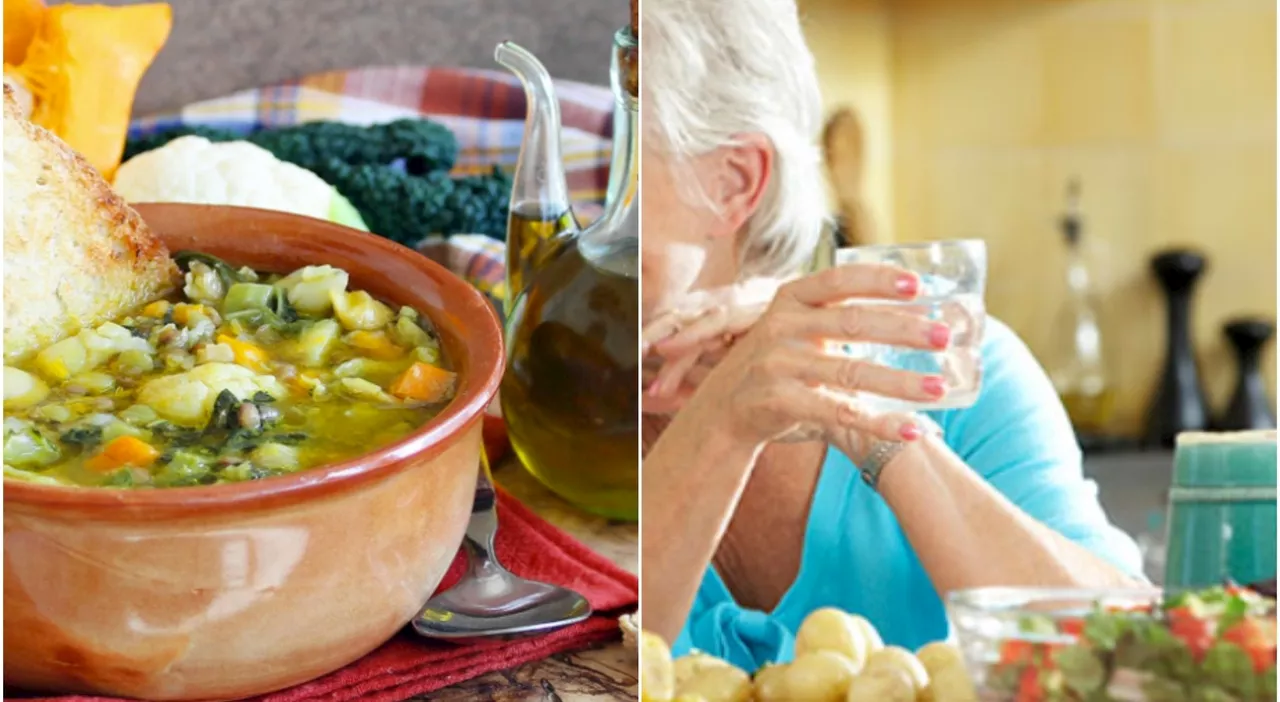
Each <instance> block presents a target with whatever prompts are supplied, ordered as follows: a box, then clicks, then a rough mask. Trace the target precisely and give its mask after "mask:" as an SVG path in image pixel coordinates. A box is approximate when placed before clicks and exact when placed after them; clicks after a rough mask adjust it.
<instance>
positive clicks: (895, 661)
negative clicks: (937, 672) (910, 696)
mask: <svg viewBox="0 0 1280 702" xmlns="http://www.w3.org/2000/svg"><path fill="white" fill-rule="evenodd" d="M885 669H888V670H900V671H902V672H903V673H905V674H906V676H907V678H908V679H909V680H911V684H912V686H913V688H914V689H915V694H919V693H920V691H921V690H924V689H925V688H926V687H928V686H929V671H927V670H925V668H924V664H923V663H921V662H920V660H919V659H918V658H916V657H915V654H913V653H912V652H910V651H908V650H907V649H905V648H902V647H901V646H885V647H884V648H882V649H880V650H879V651H875V652H873V653H872V654H871V655H870V656H867V665H866V667H864V668H863V669H862V672H863V674H864V675H865V674H868V673H871V672H874V671H877V670H885Z"/></svg>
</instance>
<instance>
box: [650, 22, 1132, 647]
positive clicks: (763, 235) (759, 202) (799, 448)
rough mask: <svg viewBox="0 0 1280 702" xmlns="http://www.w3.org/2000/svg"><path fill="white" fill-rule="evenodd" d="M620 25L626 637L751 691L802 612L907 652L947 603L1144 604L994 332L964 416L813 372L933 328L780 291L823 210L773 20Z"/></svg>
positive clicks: (1026, 374)
mask: <svg viewBox="0 0 1280 702" xmlns="http://www.w3.org/2000/svg"><path fill="white" fill-rule="evenodd" d="M644 13H645V14H644V31H645V33H646V39H645V46H644V51H645V58H644V63H643V70H644V76H643V85H644V89H645V94H644V100H643V101H642V104H643V107H642V109H643V110H644V111H645V112H644V115H643V127H644V129H645V133H644V139H643V150H644V151H643V157H644V161H643V163H644V169H643V179H644V180H643V188H644V190H643V192H644V198H643V200H642V202H643V207H644V218H643V226H644V245H643V256H642V262H641V265H642V272H641V275H642V279H643V297H644V300H643V314H644V318H645V324H646V329H645V347H646V362H647V363H648V364H650V366H651V367H654V368H659V369H660V370H658V371H657V372H656V373H655V374H654V375H653V376H650V377H649V378H647V380H646V382H649V383H650V385H649V387H648V390H647V392H646V398H645V412H646V417H645V443H646V447H645V451H646V455H645V459H644V469H643V471H642V473H643V481H644V484H643V493H642V494H643V515H644V519H643V526H642V528H643V541H642V548H643V553H642V557H643V563H644V569H643V597H644V600H643V601H644V622H643V623H644V626H645V628H647V629H649V630H652V631H655V632H657V633H659V634H661V635H663V636H664V637H666V638H667V640H668V641H671V642H672V643H673V646H674V648H675V649H676V651H677V652H685V651H688V650H689V649H691V648H696V649H700V650H703V651H707V652H709V653H712V654H714V655H717V656H720V657H723V658H726V659H728V660H730V661H731V662H734V663H736V664H737V665H739V666H742V667H745V668H747V669H753V668H755V667H756V666H758V665H760V664H763V663H765V662H767V661H771V660H787V659H789V657H790V656H791V653H792V652H791V649H792V643H793V638H792V636H793V634H794V632H795V631H796V629H797V627H798V626H799V624H800V622H801V620H803V618H804V617H805V616H806V615H807V614H808V613H810V612H812V611H813V610H814V609H817V608H819V607H824V606H835V607H840V608H842V609H845V610H847V611H851V612H855V613H858V614H861V615H863V616H865V617H866V618H867V619H869V620H870V621H871V623H872V624H874V625H875V626H876V628H877V629H878V630H879V631H880V632H881V634H882V635H883V636H884V638H885V640H886V642H888V643H893V644H898V645H901V646H906V647H909V648H915V647H917V646H919V645H921V644H924V643H926V642H928V641H931V640H937V639H941V638H944V637H946V636H947V633H948V632H947V621H946V617H945V614H944V611H943V604H942V598H941V596H943V595H945V594H946V593H948V592H950V591H953V590H957V589H961V588H970V587H978V586H987V585H1009V586H1099V587H1105V586H1127V585H1131V584H1135V583H1139V582H1142V575H1141V568H1140V557H1139V553H1138V551H1137V548H1136V546H1135V545H1134V543H1133V542H1132V541H1131V540H1130V539H1129V538H1128V537H1126V536H1125V535H1124V534H1123V533H1122V532H1120V531H1119V530H1117V529H1115V528H1114V527H1112V526H1111V525H1110V524H1109V523H1108V520H1107V518H1106V516H1105V515H1104V513H1103V511H1102V509H1101V507H1100V506H1099V504H1098V501H1097V497H1096V489H1095V486H1094V485H1093V484H1092V483H1091V482H1089V481H1088V480H1086V479H1085V478H1084V477H1083V476H1082V473H1081V455H1080V450H1079V448H1078V446H1077V444H1076V442H1075V439H1074V435H1073V433H1072V430H1071V426H1070V424H1069V422H1068V419H1067V416H1066V413H1065V412H1064V411H1063V408H1062V405H1061V404H1060V402H1059V400H1058V398H1057V396H1056V394H1055V393H1054V390H1053V388H1052V386H1051V385H1050V383H1049V381H1048V379H1047V378H1046V376H1045V374H1044V372H1043V371H1042V370H1041V368H1040V367H1039V366H1038V365H1037V363H1036V361H1035V359H1034V358H1032V356H1031V354H1030V353H1029V351H1028V350H1027V348H1026V347H1025V346H1024V345H1023V344H1022V343H1021V342H1020V341H1019V340H1018V338H1017V337H1016V336H1015V335H1014V334H1013V332H1011V331H1010V330H1009V329H1008V328H1007V327H1005V326H1003V325H1001V324H1000V323H998V322H996V321H995V320H991V321H990V322H989V323H988V325H987V332H986V336H985V339H984V343H983V349H982V357H983V387H982V390H981V393H980V395H979V398H978V400H977V401H976V403H975V404H974V405H973V406H972V407H969V408H967V409H963V410H953V411H944V412H937V413H930V414H928V415H925V414H921V415H911V414H887V415H885V414H875V413H872V412H869V411H868V410H867V409H865V408H864V407H863V406H860V405H859V404H858V401H857V400H856V393H857V392H859V391H861V392H870V393H876V394H880V395H885V396H891V397H896V398H902V399H907V400H913V401H923V400H932V399H936V398H938V397H939V396H940V395H941V394H942V393H943V392H945V389H944V388H943V387H942V383H941V379H940V378H937V377H932V376H924V375H917V374H914V373H909V372H905V371H900V370H894V369H890V368H887V367H882V366H875V365H870V364H864V363H858V362H856V361H853V360H851V359H848V358H843V357H839V356H834V355H828V354H825V353H824V352H823V344H822V342H821V340H822V339H843V340H848V341H859V342H874V343H881V344H892V345H898V346H903V347H911V348H917V349H939V348H944V347H946V345H947V343H948V329H947V328H946V327H945V326H940V325H938V324H935V323H932V322H930V321H929V320H927V319H925V318H922V317H916V316H912V315H909V314H907V313H903V312H894V311H890V309H889V308H887V307H886V306H883V305H859V304H857V300H858V299H896V300H906V299H911V298H912V297H913V296H914V295H915V294H916V292H917V288H918V285H919V281H918V279H917V278H916V277H915V276H914V275H912V274H911V273H909V272H907V271H902V270H895V269H892V268H888V267H875V266H843V267H838V268H832V269H829V270H826V271H823V272H821V273H818V274H814V275H811V276H805V277H801V276H800V275H799V274H800V272H801V271H802V270H803V269H804V267H805V264H806V262H807V261H808V260H809V259H810V257H811V256H812V252H813V251H814V250H815V246H816V244H817V242H818V241H819V237H820V235H821V234H820V232H821V231H822V228H823V221H824V213H825V212H826V208H825V206H824V201H823V195H822V193H823V183H822V180H821V179H822V171H821V164H820V158H819V156H818V154H817V151H816V149H815V145H814V141H815V137H816V136H817V132H818V130H819V127H820V125H819V120H820V108H821V106H820V99H819V93H818V86H817V82H816V78H815V74H814V67H813V59H812V56H811V55H810V53H809V51H808V49H807V48H806V46H805V43H804V38H803V36H802V33H801V28H800V23H799V19H798V17H797V11H796V7H795V5H794V2H793V0H645V3H644ZM780 281H786V282H785V283H784V282H780ZM849 302H853V303H854V304H841V305H833V304H832V303H849ZM828 389H839V390H843V391H850V392H843V393H833V392H829V391H828ZM873 455H874V456H875V457H876V460H872V458H871V457H872V456H873ZM886 458H887V460H886ZM864 478H865V479H864Z"/></svg>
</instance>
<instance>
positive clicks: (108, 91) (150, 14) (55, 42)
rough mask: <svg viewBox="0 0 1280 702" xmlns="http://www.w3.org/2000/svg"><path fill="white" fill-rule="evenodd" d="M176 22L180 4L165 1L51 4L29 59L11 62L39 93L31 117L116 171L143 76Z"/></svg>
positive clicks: (107, 172)
mask: <svg viewBox="0 0 1280 702" xmlns="http://www.w3.org/2000/svg"><path fill="white" fill-rule="evenodd" d="M9 2H12V0H6V3H5V4H6V12H7V11H8V7H7V5H8V3H9ZM6 22H7V18H6ZM172 25H173V12H172V10H171V9H170V8H169V6H168V5H166V4H163V3H155V4H147V5H129V6H125V7H106V6H102V5H57V6H55V7H51V8H49V9H48V10H47V11H46V12H45V15H44V20H43V21H42V22H40V24H39V28H38V29H37V31H36V34H35V37H34V39H33V40H32V41H31V44H30V45H29V46H28V47H27V54H26V57H25V59H24V60H23V62H22V63H21V64H20V65H18V66H17V67H16V68H14V69H12V70H13V71H14V72H16V73H17V74H18V75H19V76H21V77H22V79H23V80H24V81H25V83H26V85H27V87H28V88H29V89H30V90H31V93H32V95H33V96H34V102H35V105H34V109H33V110H32V114H31V121H33V122H35V123H36V124H38V125H40V126H42V127H44V128H46V129H48V130H50V131H52V132H53V133H54V134H57V135H58V136H60V137H62V140H63V141H65V142H67V144H68V145H70V146H71V148H73V149H75V150H76V151H78V152H80V153H81V154H82V155H83V156H84V157H85V158H86V159H87V160H88V161H89V163H90V164H92V165H93V167H94V168H96V169H98V171H99V172H100V173H102V174H103V175H104V176H105V177H107V178H108V179H110V178H111V176H112V174H114V172H115V169H116V167H117V166H118V165H120V157H121V155H122V154H123V152H124V143H125V138H126V136H128V130H129V118H130V116H131V113H132V111H133V98H134V95H135V94H136V93H137V91H138V83H139V82H140V81H141V80H142V74H143V73H145V72H146V70H147V68H148V67H149V66H150V65H151V62H152V61H153V60H154V59H155V57H156V54H158V53H159V52H160V48H161V47H162V46H164V43H165V41H166V40H167V39H168V38H169V30H170V29H171V27H172ZM6 29H7V27H6ZM6 39H8V36H7V34H6Z"/></svg>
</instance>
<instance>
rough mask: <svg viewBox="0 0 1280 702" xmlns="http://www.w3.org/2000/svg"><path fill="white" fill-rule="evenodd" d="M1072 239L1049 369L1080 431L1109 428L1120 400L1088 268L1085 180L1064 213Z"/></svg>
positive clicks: (1075, 186)
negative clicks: (1082, 192) (1109, 368)
mask: <svg viewBox="0 0 1280 702" xmlns="http://www.w3.org/2000/svg"><path fill="white" fill-rule="evenodd" d="M1061 227H1062V235H1063V238H1064V239H1065V240H1066V244H1067V266H1066V277H1067V299H1066V300H1065V301H1064V303H1063V306H1062V309H1061V310H1059V312H1058V315H1057V318H1056V320H1055V326H1054V329H1053V337H1052V338H1053V340H1054V345H1053V347H1052V351H1051V353H1050V358H1049V375H1050V377H1051V378H1052V379H1053V384H1054V387H1055V388H1056V389H1057V391H1058V395H1059V396H1060V397H1061V398H1062V402H1063V404H1064V405H1065V406H1066V408H1067V413H1068V414H1069V415H1070V416H1071V422H1072V424H1073V425H1074V426H1075V428H1076V433H1077V434H1084V435H1098V434H1103V433H1106V431H1107V428H1108V422H1109V421H1110V420H1111V415H1112V411H1113V409H1114V405H1115V388H1114V387H1113V385H1112V379H1111V376H1110V375H1109V373H1108V372H1107V367H1106V357H1105V355H1104V353H1103V349H1104V346H1103V343H1102V342H1103V339H1102V329H1101V327H1100V325H1099V323H1098V312H1097V305H1096V304H1095V301H1094V299H1093V291H1092V288H1091V282H1090V275H1089V268H1088V266H1087V265H1086V264H1085V260H1084V255H1083V253H1082V251H1081V245H1080V240H1081V237H1082V236H1083V233H1084V231H1083V230H1084V226H1083V223H1082V221H1081V216H1080V182H1079V181H1078V180H1075V179H1073V180H1071V182H1069V183H1068V184H1067V208H1066V213H1065V214H1064V215H1063V217H1062V223H1061Z"/></svg>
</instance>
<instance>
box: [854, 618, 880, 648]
mask: <svg viewBox="0 0 1280 702" xmlns="http://www.w3.org/2000/svg"><path fill="white" fill-rule="evenodd" d="M848 617H849V619H850V620H852V621H853V626H854V628H856V629H857V630H858V631H859V632H861V633H862V637H863V639H865V640H866V642H867V655H871V653H873V652H875V651H879V650H880V649H882V648H884V640H883V639H881V638H880V632H878V631H876V628H875V626H874V625H872V624H871V622H869V621H867V619H866V617H861V616H859V615H857V614H850V615H848Z"/></svg>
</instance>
